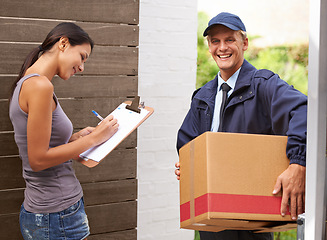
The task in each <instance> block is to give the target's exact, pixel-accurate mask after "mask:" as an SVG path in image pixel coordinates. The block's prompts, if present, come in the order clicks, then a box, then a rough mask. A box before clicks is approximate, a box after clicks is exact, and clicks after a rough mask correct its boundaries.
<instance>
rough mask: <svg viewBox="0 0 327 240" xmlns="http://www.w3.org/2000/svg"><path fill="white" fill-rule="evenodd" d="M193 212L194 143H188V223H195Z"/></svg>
mask: <svg viewBox="0 0 327 240" xmlns="http://www.w3.org/2000/svg"><path fill="white" fill-rule="evenodd" d="M194 218H195V210H194V141H191V142H190V221H191V224H193V223H194V222H195V219H194Z"/></svg>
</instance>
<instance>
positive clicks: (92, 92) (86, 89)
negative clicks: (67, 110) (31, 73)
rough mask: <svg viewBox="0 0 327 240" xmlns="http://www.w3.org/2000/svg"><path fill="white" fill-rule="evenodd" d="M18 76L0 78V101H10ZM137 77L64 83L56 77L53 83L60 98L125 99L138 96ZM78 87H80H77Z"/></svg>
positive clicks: (86, 78)
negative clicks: (11, 91)
mask: <svg viewBox="0 0 327 240" xmlns="http://www.w3.org/2000/svg"><path fill="white" fill-rule="evenodd" d="M16 77H17V76H12V75H7V76H6V75H4V76H0V85H1V88H0V99H8V98H9V92H10V89H11V86H12V84H13V83H14V81H15V79H16ZM137 80H138V77H137V76H90V75H87V76H85V75H84V76H82V75H77V76H73V77H71V78H70V79H69V80H68V81H64V80H62V79H61V78H59V77H58V76H55V77H54V78H53V80H52V83H53V85H54V88H55V90H54V91H55V93H56V95H57V97H58V98H90V97H92V98H95V97H99V98H104V97H110V98H114V97H116V98H118V97H120V98H124V97H126V98H127V97H129V96H136V95H137ZM77 86H78V87H77Z"/></svg>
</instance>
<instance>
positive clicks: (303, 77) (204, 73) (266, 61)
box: [196, 12, 308, 94]
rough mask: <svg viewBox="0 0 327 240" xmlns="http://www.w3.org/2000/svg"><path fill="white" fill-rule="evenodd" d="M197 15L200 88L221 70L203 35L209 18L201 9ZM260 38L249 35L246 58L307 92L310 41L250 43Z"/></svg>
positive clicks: (198, 81)
mask: <svg viewBox="0 0 327 240" xmlns="http://www.w3.org/2000/svg"><path fill="white" fill-rule="evenodd" d="M198 18H199V20H198V23H199V25H198V59H197V82H196V87H197V88H198V87H201V86H203V85H204V84H206V83H207V82H208V81H210V80H212V79H213V78H214V77H215V75H216V74H217V72H218V71H219V69H218V67H217V65H216V63H215V61H214V60H213V59H212V57H211V55H210V54H209V51H208V45H207V41H206V39H205V38H204V37H203V36H202V33H203V30H204V29H205V27H206V26H207V25H206V23H207V22H208V21H209V18H208V16H207V15H206V14H205V13H203V12H199V14H198ZM258 37H259V36H249V42H250V46H249V49H248V50H247V51H245V53H244V57H245V59H247V60H248V61H249V62H250V63H251V64H252V65H254V66H255V67H256V68H257V69H262V68H265V69H269V70H271V71H273V72H275V73H277V74H278V75H279V76H280V77H281V78H282V79H283V80H285V81H286V82H288V83H289V84H291V85H293V86H294V87H295V88H296V89H298V90H300V91H301V92H303V93H304V94H307V84H308V69H307V66H308V44H298V45H285V46H272V47H266V48H262V49H261V48H258V47H255V46H251V40H253V39H255V38H258Z"/></svg>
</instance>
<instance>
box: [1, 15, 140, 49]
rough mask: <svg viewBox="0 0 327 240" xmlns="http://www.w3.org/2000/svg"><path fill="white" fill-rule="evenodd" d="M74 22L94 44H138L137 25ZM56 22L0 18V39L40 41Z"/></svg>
mask: <svg viewBox="0 0 327 240" xmlns="http://www.w3.org/2000/svg"><path fill="white" fill-rule="evenodd" d="M75 23H76V24H77V25H78V26H80V27H81V28H83V29H84V30H85V31H86V32H87V33H88V34H89V35H90V37H91V38H92V39H93V41H94V43H95V44H96V45H110V46H137V45H138V33H139V27H138V26H137V25H123V24H112V23H84V22H75ZM57 24H59V22H57V21H48V20H43V19H39V20H31V19H24V20H21V19H12V18H0V29H1V31H0V41H8V42H32V43H33V42H34V43H41V42H43V40H44V39H45V37H46V36H47V34H48V33H49V32H50V31H51V29H52V28H54V27H55V26H56V25H57ZM31 33H32V34H31ZM27 36H28V37H27Z"/></svg>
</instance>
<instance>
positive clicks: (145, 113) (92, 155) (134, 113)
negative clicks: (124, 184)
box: [79, 96, 154, 168]
mask: <svg viewBox="0 0 327 240" xmlns="http://www.w3.org/2000/svg"><path fill="white" fill-rule="evenodd" d="M139 100H140V97H139V96H137V97H136V98H135V99H134V100H133V102H131V101H126V102H123V103H121V104H120V105H119V106H118V107H117V108H116V109H115V110H114V111H113V112H111V113H110V114H109V115H113V116H114V118H116V119H117V120H118V124H119V127H118V131H117V132H116V133H115V134H114V135H113V136H112V137H111V138H109V139H108V140H107V141H105V142H103V143H101V144H100V145H98V146H95V147H93V148H90V149H88V150H86V151H85V152H83V153H81V154H80V155H79V157H80V159H79V162H80V163H82V164H84V165H85V166H87V167H89V168H92V167H95V166H96V165H98V164H99V163H100V162H101V161H102V160H103V159H104V158H105V157H106V156H107V155H108V154H109V153H110V152H111V151H112V150H114V149H115V148H116V147H117V146H118V145H119V144H120V143H121V142H122V141H123V140H124V139H125V138H126V137H128V136H129V135H130V134H131V133H132V132H133V131H134V130H135V129H136V128H138V126H140V125H141V124H142V123H143V122H144V121H145V120H146V119H148V118H149V117H150V116H151V115H152V113H153V111H154V110H153V108H151V107H147V106H144V103H141V104H139Z"/></svg>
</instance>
